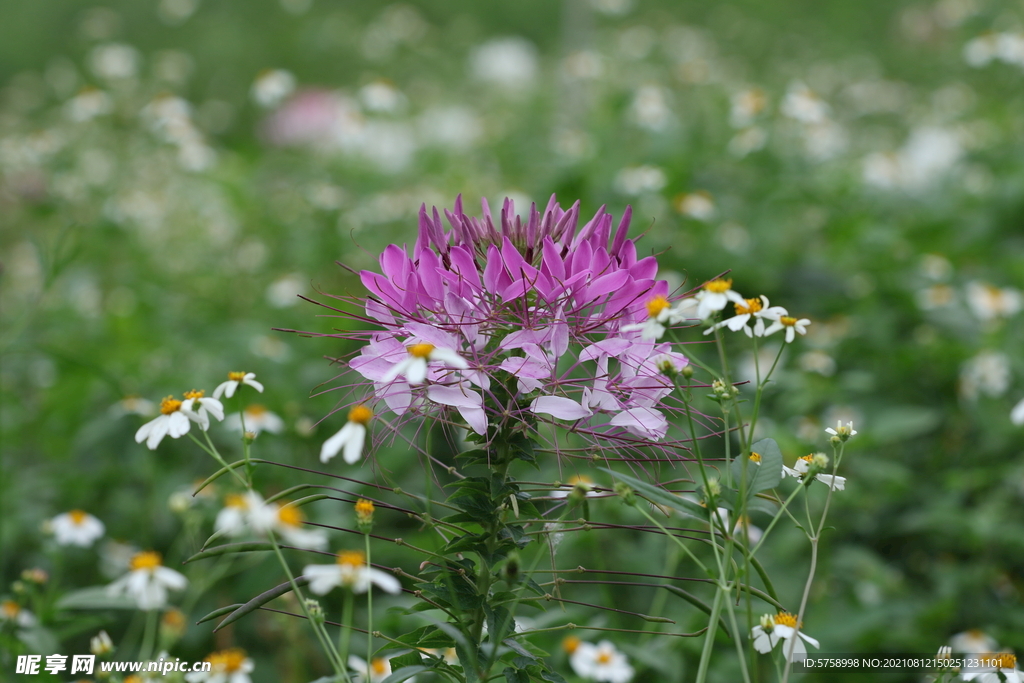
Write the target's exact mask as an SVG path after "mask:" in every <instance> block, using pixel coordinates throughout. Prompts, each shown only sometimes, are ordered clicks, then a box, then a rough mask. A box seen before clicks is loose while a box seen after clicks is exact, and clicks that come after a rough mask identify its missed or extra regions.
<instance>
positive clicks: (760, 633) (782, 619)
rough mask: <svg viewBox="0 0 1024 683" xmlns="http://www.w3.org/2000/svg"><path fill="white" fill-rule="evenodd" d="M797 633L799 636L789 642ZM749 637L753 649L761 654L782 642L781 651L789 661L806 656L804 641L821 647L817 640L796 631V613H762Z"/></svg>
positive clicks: (798, 659)
mask: <svg viewBox="0 0 1024 683" xmlns="http://www.w3.org/2000/svg"><path fill="white" fill-rule="evenodd" d="M801 626H802V624H801ZM797 635H799V636H800V637H799V638H797V639H796V641H795V642H793V643H790V641H791V640H793V638H794V637H795V636H797ZM750 637H751V638H753V639H754V649H755V650H757V651H758V652H760V653H761V654H767V653H768V652H771V651H772V649H773V648H774V647H775V646H776V645H778V644H779V643H782V651H783V652H784V653H785V655H786V658H787V659H789V661H801V660H803V659H804V658H805V657H806V656H807V646H805V645H804V641H806V642H808V643H810V644H811V645H813V646H814V647H816V648H820V647H821V645H820V644H819V643H818V641H817V640H815V639H814V638H811V637H810V636H808V635H806V634H804V633H803V632H798V631H797V623H796V615H793V614H790V613H789V612H779V613H778V614H776V615H775V616H772V615H770V614H766V615H764V616H763V617H761V624H760V625H759V626H755V627H754V628H752V629H751V630H750ZM790 648H792V652H791V651H790Z"/></svg>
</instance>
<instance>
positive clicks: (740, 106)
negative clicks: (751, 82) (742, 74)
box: [729, 88, 768, 128]
mask: <svg viewBox="0 0 1024 683" xmlns="http://www.w3.org/2000/svg"><path fill="white" fill-rule="evenodd" d="M767 108H768V95H767V94H765V92H764V90H761V88H748V89H746V90H741V91H739V92H737V93H733V96H732V98H730V107H729V125H731V126H732V127H733V128H747V127H749V126H750V125H751V124H752V123H754V120H755V119H756V118H757V117H758V116H760V115H761V114H762V113H764V111H765V109H767Z"/></svg>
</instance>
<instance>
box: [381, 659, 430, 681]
mask: <svg viewBox="0 0 1024 683" xmlns="http://www.w3.org/2000/svg"><path fill="white" fill-rule="evenodd" d="M423 671H427V667H425V666H423V665H422V664H418V665H416V666H403V667H402V668H401V669H399V670H398V671H395V672H394V673H392V674H391V675H390V676H388V677H387V678H385V679H384V680H383V681H381V683H402V681H407V680H409V679H410V678H412V677H413V676H415V675H416V674H418V673H421V672H423Z"/></svg>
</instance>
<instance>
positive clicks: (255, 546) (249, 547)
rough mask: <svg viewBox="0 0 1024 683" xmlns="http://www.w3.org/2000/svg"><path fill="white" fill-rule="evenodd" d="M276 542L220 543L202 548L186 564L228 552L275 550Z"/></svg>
mask: <svg viewBox="0 0 1024 683" xmlns="http://www.w3.org/2000/svg"><path fill="white" fill-rule="evenodd" d="M273 549H274V544H273V543H271V542H270V541H246V542H245V543H227V544H225V545H218V546H214V547H212V548H207V549H206V550H200V551H199V552H198V553H196V554H195V555H193V556H192V557H190V558H188V559H187V560H185V564H188V563H189V562H194V561H195V560H205V559H206V558H208V557H218V556H220V555H225V554H227V553H253V552H260V551H265V550H273Z"/></svg>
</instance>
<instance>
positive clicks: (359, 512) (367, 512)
mask: <svg viewBox="0 0 1024 683" xmlns="http://www.w3.org/2000/svg"><path fill="white" fill-rule="evenodd" d="M373 511H374V506H373V501H369V500H366V499H365V498H360V499H359V500H357V501H356V520H357V522H358V524H359V530H360V531H362V532H363V533H364V534H365V533H369V531H370V529H372V528H373Z"/></svg>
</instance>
